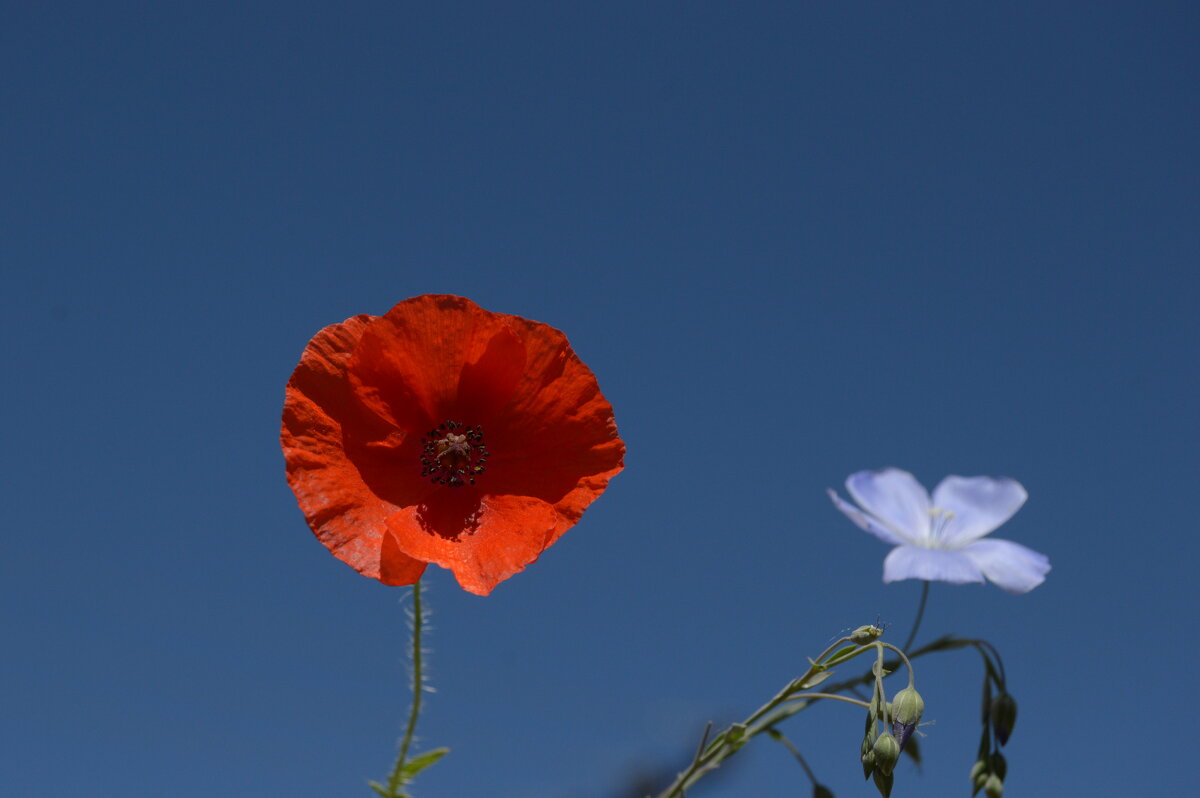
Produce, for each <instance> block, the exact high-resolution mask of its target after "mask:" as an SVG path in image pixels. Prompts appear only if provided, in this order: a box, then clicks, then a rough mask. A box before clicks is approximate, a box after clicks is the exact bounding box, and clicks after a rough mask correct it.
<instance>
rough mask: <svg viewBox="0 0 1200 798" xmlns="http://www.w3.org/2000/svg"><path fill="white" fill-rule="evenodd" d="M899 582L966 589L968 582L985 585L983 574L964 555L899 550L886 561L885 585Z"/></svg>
mask: <svg viewBox="0 0 1200 798" xmlns="http://www.w3.org/2000/svg"><path fill="white" fill-rule="evenodd" d="M900 579H924V580H926V581H927V582H949V583H950V584H952V585H965V584H966V583H968V582H982V581H983V573H981V572H980V570H979V568H978V566H976V565H975V563H974V562H972V561H971V558H970V557H968V556H967V555H965V554H963V553H962V552H961V551H942V550H940V549H925V548H921V547H920V546H897V547H896V548H894V549H892V553H891V554H889V555H888V556H887V559H885V560H884V561H883V581H884V582H896V581H898V580H900Z"/></svg>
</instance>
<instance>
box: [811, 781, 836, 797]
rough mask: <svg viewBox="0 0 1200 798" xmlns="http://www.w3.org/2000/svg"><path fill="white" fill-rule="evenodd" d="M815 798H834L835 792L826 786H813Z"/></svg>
mask: <svg viewBox="0 0 1200 798" xmlns="http://www.w3.org/2000/svg"><path fill="white" fill-rule="evenodd" d="M813 798H833V790H831V789H829V788H828V787H826V786H825V785H824V784H814V785H813Z"/></svg>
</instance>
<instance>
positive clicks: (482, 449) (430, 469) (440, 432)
mask: <svg viewBox="0 0 1200 798" xmlns="http://www.w3.org/2000/svg"><path fill="white" fill-rule="evenodd" d="M487 459H488V450H487V447H486V446H484V445H483V428H482V427H480V426H479V425H478V424H476V425H475V426H474V427H468V426H467V425H466V424H463V423H461V422H458V421H443V422H442V423H441V424H438V425H437V428H436V429H432V430H430V431H429V432H428V433H426V434H425V437H423V438H422V439H421V476H423V477H429V481H430V482H432V483H433V484H435V485H448V486H450V487H452V488H461V487H462V486H463V485H474V484H475V477H477V476H478V475H480V474H482V473H483V472H484V471H485V470H486V469H485V466H486V464H487Z"/></svg>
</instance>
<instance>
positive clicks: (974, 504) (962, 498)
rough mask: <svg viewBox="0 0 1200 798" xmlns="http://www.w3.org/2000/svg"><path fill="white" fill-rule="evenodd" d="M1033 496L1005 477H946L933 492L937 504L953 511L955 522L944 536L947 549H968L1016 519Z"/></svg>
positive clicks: (942, 537) (948, 525) (951, 521)
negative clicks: (972, 542) (1016, 514)
mask: <svg viewBox="0 0 1200 798" xmlns="http://www.w3.org/2000/svg"><path fill="white" fill-rule="evenodd" d="M1027 498H1029V494H1028V493H1026V492H1025V488H1023V487H1021V483H1020V482H1017V481H1016V480H1015V479H1008V478H1006V477H1001V478H999V479H993V478H992V477H954V476H951V477H946V478H945V479H943V480H942V483H941V484H940V485H938V486H937V487H936V488H935V489H934V491H933V504H934V506H936V507H940V508H941V509H943V510H951V511H953V512H954V517H953V518H951V519H950V520H949V521H948V522H947V523H946V526H945V527H944V528H943V530H942V534H941V535H940V540H941V544H942V546H943V547H946V548H955V547H959V546H965V545H967V544H968V543H970V542H971V541H973V540H979V538H981V537H983V536H984V535H986V534H987V533H989V532H991V531H992V530H993V529H995V528H996V527H998V526H1000V525H1001V524H1003V523H1004V522H1005V521H1007V520H1008V519H1010V518H1012V516H1013V513H1015V512H1016V511H1017V510H1020V509H1021V505H1022V504H1024V503H1025V499H1027Z"/></svg>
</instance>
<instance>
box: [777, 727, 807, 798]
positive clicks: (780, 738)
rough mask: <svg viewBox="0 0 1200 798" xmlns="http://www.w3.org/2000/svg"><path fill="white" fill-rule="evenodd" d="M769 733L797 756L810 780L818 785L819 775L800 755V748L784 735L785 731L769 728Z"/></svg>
mask: <svg viewBox="0 0 1200 798" xmlns="http://www.w3.org/2000/svg"><path fill="white" fill-rule="evenodd" d="M767 734H769V735H770V736H771V739H772V740H774V741H775V742H777V743H779V744H781V745H782V746H783V747H784V748H786V749H787V750H788V751H790V752H791V754H792V756H794V757H795V758H796V761H797V762H799V763H800V767H802V768H804V772H805V773H807V774H808V780H809V781H811V782H812V784H813V787H816V786H817V785H818V784H819V783H820V782H818V781H817V777H816V776H815V775H814V774H813V772H812V768H810V767H809V766H808V763H807V762H805V761H804V757H803V756H801V755H800V749H799V748H797V747H796V746H795V745H793V744H792V741H791V740H789V739H788V738H786V737H784V736H783V732H781V731H779V730H778V729H767Z"/></svg>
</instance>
